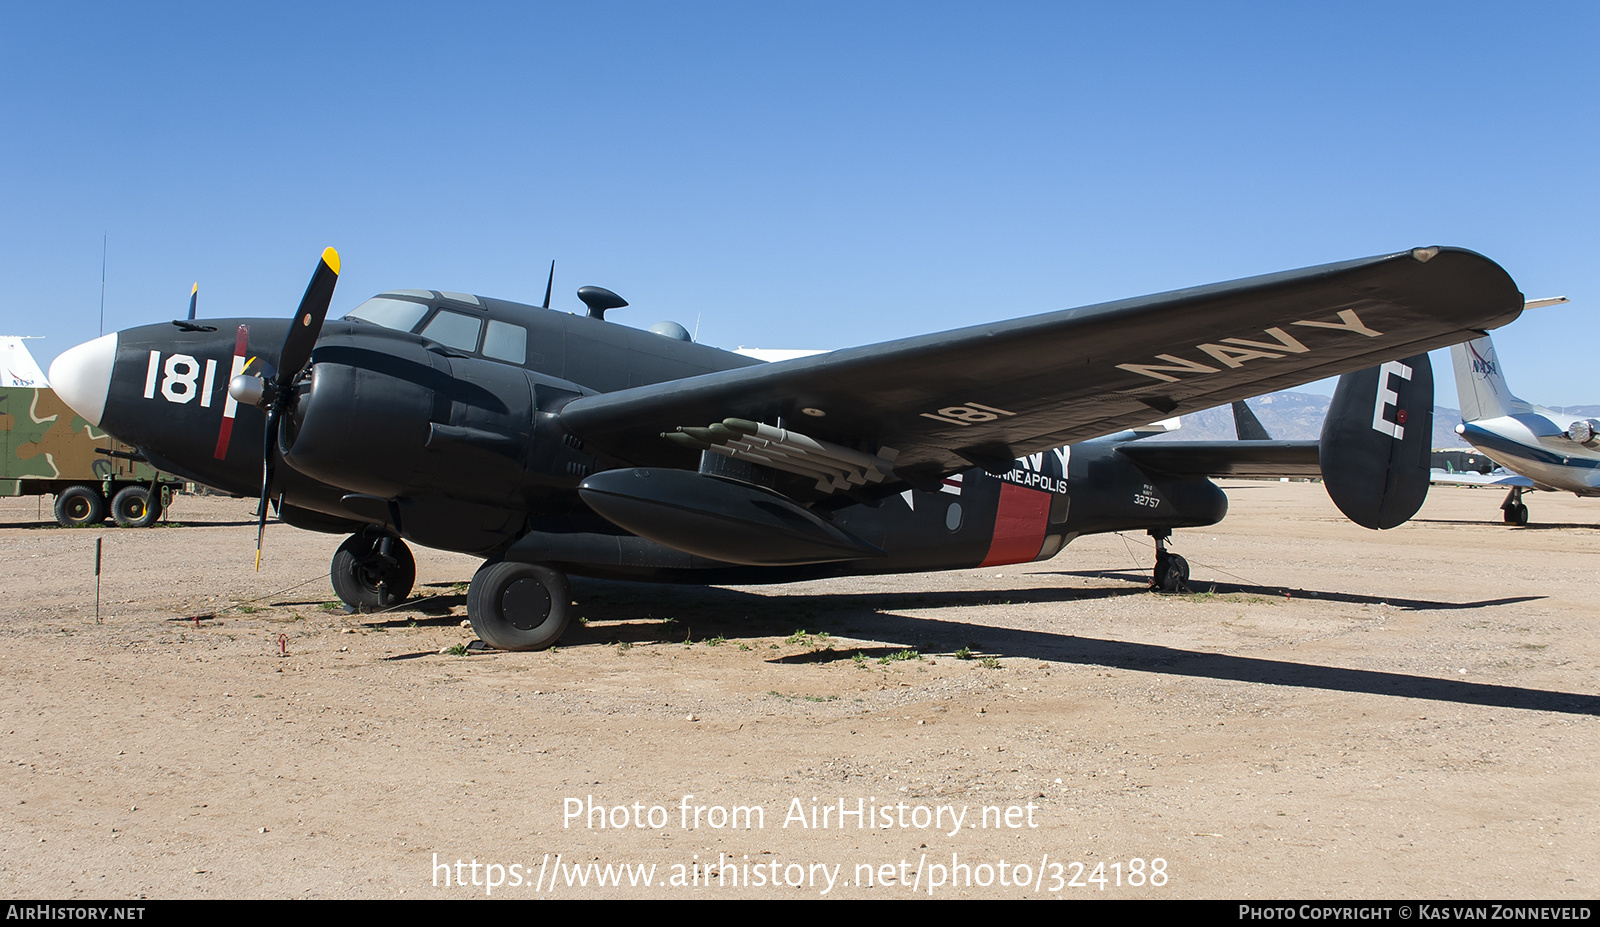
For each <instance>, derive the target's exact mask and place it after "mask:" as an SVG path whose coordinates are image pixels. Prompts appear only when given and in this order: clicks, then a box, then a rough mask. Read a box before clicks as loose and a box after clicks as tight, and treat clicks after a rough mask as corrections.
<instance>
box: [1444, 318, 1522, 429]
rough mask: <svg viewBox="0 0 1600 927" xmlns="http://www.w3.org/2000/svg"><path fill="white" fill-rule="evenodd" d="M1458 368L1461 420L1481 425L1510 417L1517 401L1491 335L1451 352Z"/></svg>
mask: <svg viewBox="0 0 1600 927" xmlns="http://www.w3.org/2000/svg"><path fill="white" fill-rule="evenodd" d="M1450 360H1451V362H1452V363H1453V364H1454V365H1455V369H1456V392H1457V393H1458V394H1459V398H1460V400H1461V420H1462V421H1464V422H1477V421H1482V420H1483V419H1486V418H1500V417H1501V416H1503V415H1510V414H1511V412H1512V405H1513V404H1514V403H1516V402H1517V399H1516V397H1514V396H1512V395H1511V388H1510V387H1508V386H1506V378H1505V375H1504V374H1502V373H1501V372H1500V360H1499V358H1497V357H1495V355H1494V342H1493V341H1491V340H1489V336H1488V335H1484V336H1483V337H1482V338H1476V339H1473V340H1472V341H1469V342H1467V343H1466V344H1458V345H1456V346H1455V347H1453V348H1451V349H1450Z"/></svg>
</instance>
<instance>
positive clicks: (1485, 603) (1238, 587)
mask: <svg viewBox="0 0 1600 927" xmlns="http://www.w3.org/2000/svg"><path fill="white" fill-rule="evenodd" d="M1056 575H1057V576H1084V577H1089V578H1091V579H1094V578H1104V579H1124V580H1127V581H1129V582H1147V580H1146V579H1145V578H1144V577H1143V576H1142V575H1140V574H1138V573H1131V572H1117V571H1112V570H1099V571H1096V570H1080V571H1061V572H1058V573H1057V574H1056ZM1189 591H1190V594H1209V593H1215V594H1217V595H1233V594H1247V595H1262V596H1270V597H1273V598H1277V597H1280V596H1282V595H1283V594H1284V593H1285V592H1287V593H1289V594H1290V595H1291V596H1298V597H1300V598H1306V599H1316V600H1317V601H1319V602H1342V603H1344V604H1347V605H1388V606H1390V607H1392V608H1403V609H1406V610H1408V611H1416V610H1419V609H1439V610H1450V609H1459V608H1489V607H1492V606H1495V605H1515V604H1517V603H1518V602H1536V601H1538V600H1539V599H1543V598H1547V596H1542V595H1521V596H1506V597H1504V598H1499V599H1480V600H1478V601H1476V602H1441V601H1438V600H1436V599H1398V598H1394V597H1391V596H1377V595H1360V594H1358V593H1353V592H1328V591H1325V590H1318V589H1286V588H1285V587H1283V586H1253V585H1249V584H1246V583H1224V582H1215V583H1213V582H1208V581H1191V582H1190V584H1189Z"/></svg>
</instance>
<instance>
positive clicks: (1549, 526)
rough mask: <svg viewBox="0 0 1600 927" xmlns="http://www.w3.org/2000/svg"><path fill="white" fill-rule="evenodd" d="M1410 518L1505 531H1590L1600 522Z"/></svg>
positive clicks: (1429, 522) (1598, 526)
mask: <svg viewBox="0 0 1600 927" xmlns="http://www.w3.org/2000/svg"><path fill="white" fill-rule="evenodd" d="M1411 520H1412V521H1420V522H1426V523H1428V524H1430V525H1487V526H1490V527H1495V528H1505V529H1506V530H1507V531H1512V530H1515V531H1548V530H1558V531H1567V530H1571V529H1573V528H1587V529H1589V530H1590V531H1593V530H1594V529H1596V528H1600V524H1594V523H1592V522H1591V523H1588V524H1584V523H1582V522H1561V521H1546V522H1530V523H1529V524H1526V525H1522V526H1521V527H1516V526H1513V525H1508V524H1505V523H1503V522H1501V521H1500V520H1499V519H1494V518H1485V519H1483V520H1481V521H1475V520H1471V519H1458V518H1413V519H1411Z"/></svg>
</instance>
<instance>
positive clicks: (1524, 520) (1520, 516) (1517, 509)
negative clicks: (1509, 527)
mask: <svg viewBox="0 0 1600 927" xmlns="http://www.w3.org/2000/svg"><path fill="white" fill-rule="evenodd" d="M1507 514H1508V515H1509V516H1510V518H1509V520H1510V522H1511V524H1513V525H1516V526H1517V527H1518V528H1526V527H1528V507H1527V506H1526V505H1523V504H1522V503H1520V502H1518V503H1517V504H1516V505H1513V506H1512V507H1511V511H1510V512H1508V513H1507Z"/></svg>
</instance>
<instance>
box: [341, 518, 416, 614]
mask: <svg viewBox="0 0 1600 927" xmlns="http://www.w3.org/2000/svg"><path fill="white" fill-rule="evenodd" d="M382 544H383V538H382V537H381V536H379V537H373V536H371V535H365V534H353V535H351V536H350V537H348V538H346V539H345V542H344V543H343V544H340V545H339V549H338V550H336V551H334V552H333V566H332V567H330V568H329V570H328V578H329V579H331V580H332V581H333V591H334V593H335V594H336V595H338V596H339V601H341V602H343V603H344V604H346V605H348V606H350V607H351V608H353V609H355V610H356V611H358V612H375V611H378V610H380V609H385V608H389V607H391V606H394V605H399V604H400V603H401V602H404V601H405V600H406V596H408V595H410V594H411V586H412V584H413V583H415V582H416V581H417V561H416V559H415V558H413V557H412V556H411V548H409V547H407V546H406V542H405V541H402V540H400V539H399V538H391V539H390V540H389V556H388V558H387V559H385V557H384V555H383V550H382Z"/></svg>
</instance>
